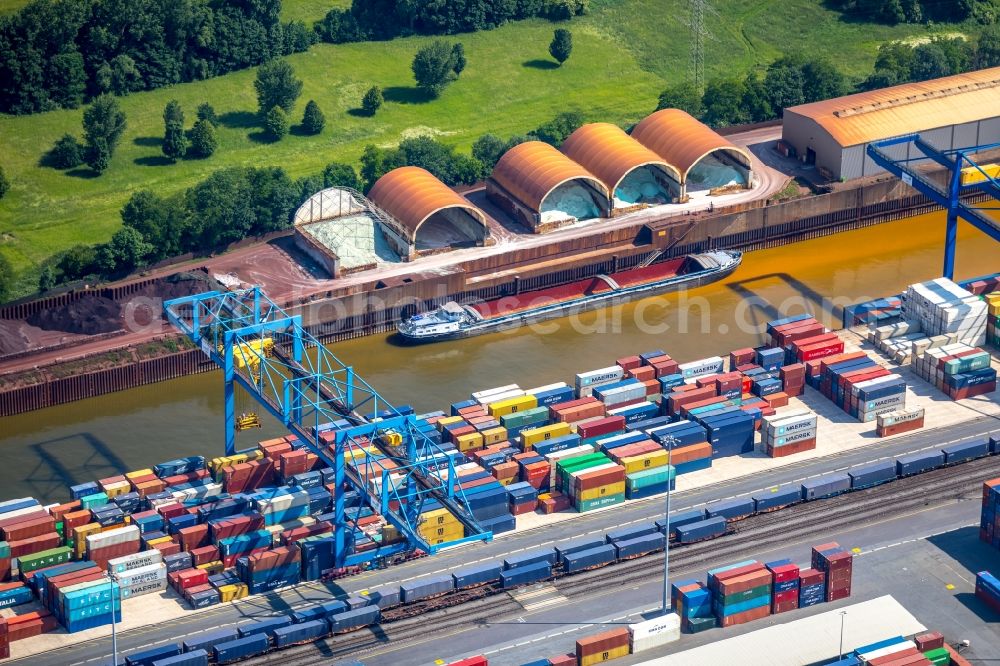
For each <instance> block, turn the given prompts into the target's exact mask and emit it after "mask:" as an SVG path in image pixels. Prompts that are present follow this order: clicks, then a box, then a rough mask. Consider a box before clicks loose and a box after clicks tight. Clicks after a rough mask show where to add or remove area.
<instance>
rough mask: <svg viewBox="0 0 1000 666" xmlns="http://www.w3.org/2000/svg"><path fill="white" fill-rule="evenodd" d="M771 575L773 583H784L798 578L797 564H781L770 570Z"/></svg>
mask: <svg viewBox="0 0 1000 666" xmlns="http://www.w3.org/2000/svg"><path fill="white" fill-rule="evenodd" d="M771 573H772V574H774V582H775V583H784V582H787V581H790V580H795V579H797V578H798V577H799V566H798V565H797V564H781V565H778V566H776V567H773V568H771Z"/></svg>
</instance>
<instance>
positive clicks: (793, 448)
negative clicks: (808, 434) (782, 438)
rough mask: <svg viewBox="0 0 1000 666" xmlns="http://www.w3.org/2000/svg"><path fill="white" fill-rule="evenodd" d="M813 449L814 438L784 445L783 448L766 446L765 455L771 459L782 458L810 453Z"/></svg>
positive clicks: (814, 446) (814, 444)
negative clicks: (804, 452) (805, 452)
mask: <svg viewBox="0 0 1000 666" xmlns="http://www.w3.org/2000/svg"><path fill="white" fill-rule="evenodd" d="M815 448H816V438H815V437H813V438H812V439H803V440H800V441H798V442H794V443H792V444H785V445H784V446H777V447H773V446H771V445H770V444H768V445H767V450H766V453H767V455H769V456H770V457H772V458H783V457H785V456H790V455H793V454H796V453H802V452H803V451H812V450H813V449H815Z"/></svg>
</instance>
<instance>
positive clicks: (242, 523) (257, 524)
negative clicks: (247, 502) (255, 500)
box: [208, 513, 264, 542]
mask: <svg viewBox="0 0 1000 666" xmlns="http://www.w3.org/2000/svg"><path fill="white" fill-rule="evenodd" d="M208 525H209V530H210V532H211V540H212V541H215V542H217V541H219V540H220V539H225V538H227V537H231V536H238V535H240V534H248V533H250V532H256V531H257V530H259V529H262V528H263V527H264V517H263V516H262V515H260V514H259V513H255V514H253V515H249V516H237V517H235V518H226V519H224V520H213V521H212V522H210V523H209V524H208Z"/></svg>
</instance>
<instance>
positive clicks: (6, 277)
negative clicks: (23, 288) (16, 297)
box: [0, 254, 14, 303]
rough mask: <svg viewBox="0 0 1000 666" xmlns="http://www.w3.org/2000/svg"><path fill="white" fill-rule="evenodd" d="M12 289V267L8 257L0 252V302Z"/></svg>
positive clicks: (4, 299) (5, 298)
mask: <svg viewBox="0 0 1000 666" xmlns="http://www.w3.org/2000/svg"><path fill="white" fill-rule="evenodd" d="M13 289H14V267H13V266H11V265H10V259H8V258H7V257H6V256H5V255H3V254H0V303H2V302H4V301H6V300H7V298H8V297H9V296H10V293H11V291H12V290H13Z"/></svg>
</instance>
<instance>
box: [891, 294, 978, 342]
mask: <svg viewBox="0 0 1000 666" xmlns="http://www.w3.org/2000/svg"><path fill="white" fill-rule="evenodd" d="M901 314H902V317H903V319H906V320H909V321H915V322H917V323H919V325H920V327H921V330H923V332H924V333H925V334H926V335H927V336H928V337H933V336H936V335H951V334H954V335H955V337H956V339H957V341H958V342H962V343H964V344H967V345H971V346H978V345H981V344H984V343H985V342H986V320H987V304H986V302H985V301H983V300H982V299H981V298H979V297H978V296H976V295H974V294H973V293H972V292H970V291H968V290H966V289H963V288H962V287H960V286H958V285H957V284H955V283H954V282H952V281H951V280H949V279H947V278H937V279H936V280H930V281H927V282H920V283H918V284H911V285H910V286H909V287H908V288H907V289H906V293H904V294H903V307H902V313H901Z"/></svg>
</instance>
